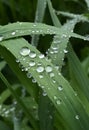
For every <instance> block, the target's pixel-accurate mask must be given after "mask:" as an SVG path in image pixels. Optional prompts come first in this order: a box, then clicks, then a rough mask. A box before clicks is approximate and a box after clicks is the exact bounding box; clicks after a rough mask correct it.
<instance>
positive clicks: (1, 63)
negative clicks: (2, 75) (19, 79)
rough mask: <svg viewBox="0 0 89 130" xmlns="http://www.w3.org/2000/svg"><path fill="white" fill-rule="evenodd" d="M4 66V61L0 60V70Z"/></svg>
mask: <svg viewBox="0 0 89 130" xmlns="http://www.w3.org/2000/svg"><path fill="white" fill-rule="evenodd" d="M5 66H6V62H5V61H1V62H0V71H1V70H2V69H4V67H5Z"/></svg>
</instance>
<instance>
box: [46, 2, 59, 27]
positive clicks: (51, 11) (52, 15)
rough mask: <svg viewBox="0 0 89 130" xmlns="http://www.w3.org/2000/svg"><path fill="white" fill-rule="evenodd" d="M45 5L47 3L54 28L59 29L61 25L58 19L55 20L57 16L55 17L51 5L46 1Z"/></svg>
mask: <svg viewBox="0 0 89 130" xmlns="http://www.w3.org/2000/svg"><path fill="white" fill-rule="evenodd" d="M47 3H48V7H49V11H50V15H51V18H52V20H53V23H54V25H55V26H56V27H59V28H60V27H61V23H60V21H59V19H58V18H57V16H56V15H55V11H54V9H53V7H52V3H51V2H50V0H47Z"/></svg>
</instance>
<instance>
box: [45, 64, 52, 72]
mask: <svg viewBox="0 0 89 130" xmlns="http://www.w3.org/2000/svg"><path fill="white" fill-rule="evenodd" d="M52 70H53V69H52V67H51V66H50V65H48V66H46V67H45V71H46V72H48V73H49V72H52Z"/></svg>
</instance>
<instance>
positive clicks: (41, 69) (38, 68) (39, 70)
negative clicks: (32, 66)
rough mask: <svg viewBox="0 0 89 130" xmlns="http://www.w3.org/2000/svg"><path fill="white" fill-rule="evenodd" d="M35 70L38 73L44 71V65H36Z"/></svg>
mask: <svg viewBox="0 0 89 130" xmlns="http://www.w3.org/2000/svg"><path fill="white" fill-rule="evenodd" d="M36 71H37V72H38V73H42V72H43V71H44V67H43V66H38V67H37V69H36Z"/></svg>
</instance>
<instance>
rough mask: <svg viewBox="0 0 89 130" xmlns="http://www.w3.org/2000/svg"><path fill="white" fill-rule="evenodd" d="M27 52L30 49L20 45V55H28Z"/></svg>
mask: <svg viewBox="0 0 89 130" xmlns="http://www.w3.org/2000/svg"><path fill="white" fill-rule="evenodd" d="M29 53H30V49H29V48H28V47H22V48H21V50H20V54H21V55H22V56H27V55H29Z"/></svg>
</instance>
